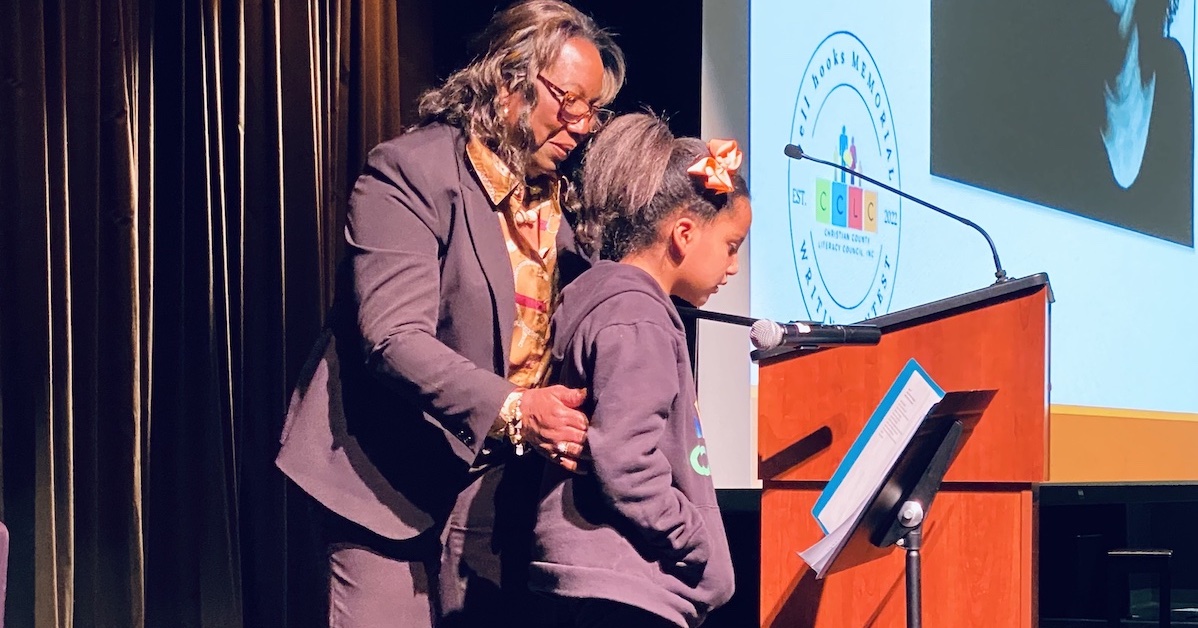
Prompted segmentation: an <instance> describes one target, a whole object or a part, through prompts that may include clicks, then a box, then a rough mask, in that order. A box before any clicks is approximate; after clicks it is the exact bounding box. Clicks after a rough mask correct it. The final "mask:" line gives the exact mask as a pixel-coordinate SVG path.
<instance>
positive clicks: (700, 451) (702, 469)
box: [691, 415, 711, 476]
mask: <svg viewBox="0 0 1198 628" xmlns="http://www.w3.org/2000/svg"><path fill="white" fill-rule="evenodd" d="M695 436H696V437H698V439H699V444H698V445H695V448H694V449H692V450H691V468H692V469H694V470H695V473H698V474H699V475H702V476H709V475H711V467H709V466H707V446H706V445H704V444H703V426H702V425H700V424H699V417H698V416H697V415H696V416H695Z"/></svg>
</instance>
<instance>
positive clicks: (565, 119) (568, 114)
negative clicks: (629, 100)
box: [537, 74, 615, 133]
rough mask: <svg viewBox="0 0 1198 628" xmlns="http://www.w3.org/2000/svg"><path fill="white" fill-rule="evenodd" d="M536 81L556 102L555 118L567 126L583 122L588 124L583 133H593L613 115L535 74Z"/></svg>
mask: <svg viewBox="0 0 1198 628" xmlns="http://www.w3.org/2000/svg"><path fill="white" fill-rule="evenodd" d="M537 80H539V81H541V82H542V83H544V84H545V87H546V88H547V89H548V90H549V94H550V95H551V96H553V98H554V100H556V101H557V104H558V110H557V117H558V119H560V120H561V121H562V123H564V124H566V125H567V126H569V125H572V124H578V123H579V122H582V121H584V120H585V121H589V123H590V124H588V125H587V128H586V130H585V131H584V133H595V132H596V131H598V130H599V129H601V128H603V125H604V124H607V122H608V121H609V120H611V118H612V116H613V115H615V114H614V113H613V112H612V111H611V110H609V109H600V108H599V107H596V106H594V105H592V104H591V103H589V102H587V101H585V100H583V99H582V97H581V96H579V95H578V94H575V93H574V92H571V91H567V90H564V89H562V88H560V87H558V86H557V85H554V84H553V82H552V81H550V80H549V79H547V78H545V77H544V76H542V75H540V74H537Z"/></svg>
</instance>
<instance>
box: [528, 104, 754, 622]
mask: <svg viewBox="0 0 1198 628" xmlns="http://www.w3.org/2000/svg"><path fill="white" fill-rule="evenodd" d="M739 165H740V152H739V151H738V150H737V149H736V144H735V142H729V141H712V142H710V143H708V144H704V143H703V142H702V141H700V140H698V139H694V138H675V137H674V136H673V135H672V134H671V133H670V131H669V128H668V127H667V126H666V124H665V123H664V122H662V121H661V120H660V119H658V118H656V117H654V116H651V115H646V114H631V115H625V116H622V117H619V118H617V119H615V120H613V121H612V122H611V123H610V124H609V126H607V127H606V128H605V129H604V130H603V131H601V132H600V133H599V135H598V136H596V138H595V139H594V140H593V142H592V144H591V147H590V149H589V150H588V153H587V156H586V159H585V161H584V164H583V170H582V185H583V188H582V195H583V209H582V214H581V216H580V222H581V225H580V228H579V234H580V237H581V238H582V239H583V242H584V244H585V243H590V244H591V246H593V247H595V248H597V249H598V251H599V253H600V257H601V258H602V260H603V261H600V262H598V263H596V264H595V266H594V267H593V268H592V269H590V270H588V271H587V272H585V273H584V274H582V276H580V277H579V278H578V279H576V280H575V281H574V282H573V283H571V284H570V285H569V286H568V287H567V288H565V289H564V290H563V291H562V293H561V303H560V305H559V306H558V308H557V311H556V313H555V314H554V316H553V326H554V341H553V353H552V357H553V364H554V369H555V372H556V377H557V379H558V380H559V383H561V384H564V385H567V386H571V387H577V388H587V389H589V391H590V397H589V398H588V400H587V403H586V404H585V406H584V407H585V409H586V410H587V413H588V414H589V415H590V416H591V424H590V428H589V430H588V431H587V443H588V449H589V454H590V458H591V463H590V465H589V471H590V472H589V473H587V474H582V475H575V474H571V473H569V472H566V471H564V470H559V469H553V468H550V469H548V470H547V471H546V476H545V480H544V484H543V486H542V489H543V493H542V499H541V503H540V506H539V512H538V515H537V523H536V537H535V542H534V546H533V561H532V564H531V570H530V574H529V575H530V585H531V588H532V590H533V591H534V592H536V593H537V594H536V595H534V599H535V600H537V606H538V608H535V609H534V613H533V615H534V616H541V617H544V618H546V620H547V622H548V625H551V626H563V627H564V626H572V627H583V626H588V627H589V626H617V627H619V628H633V627H639V626H663V627H664V626H684V627H693V626H698V625H699V624H700V623H702V622H703V619H704V617H705V616H706V615H707V613H708V611H710V610H712V609H714V608H716V607H718V606H720V605H721V604H724V603H725V602H727V601H728V599H729V598H730V597H731V596H732V590H733V578H732V561H731V558H730V557H729V553H728V541H727V538H726V537H725V534H724V526H723V523H722V521H721V519H720V511H719V509H718V507H717V505H716V496H715V489H714V487H713V486H712V483H711V471H710V469H709V468H708V462H707V455H706V448H705V445H704V442H703V430H702V428H701V427H700V424H699V416H698V412H697V409H696V395H695V386H694V380H693V379H692V376H691V363H690V357H689V355H688V353H687V345H686V334H685V332H684V331H683V327H682V321H681V319H680V318H679V316H678V312H677V311H676V310H675V308H674V306H673V304H672V303H671V301H670V296H671V295H672V296H676V297H680V298H682V299H684V300H686V301H688V302H690V303H692V304H694V305H696V306H698V305H702V304H703V303H704V302H706V301H707V299H708V297H710V296H711V295H712V294H714V293H715V292H716V291H717V290H718V289H719V287H720V286H721V285H723V284H724V283H725V282H726V281H727V279H728V277H729V276H731V275H734V274H736V271H737V250H738V249H739V248H740V245H741V243H742V242H744V239H745V236H746V235H747V234H748V231H749V222H750V219H751V210H750V208H749V198H748V193H747V190H746V187H745V182H744V179H743V178H741V177H740V176H739V175H737V174H736V168H737V167H738V166H739Z"/></svg>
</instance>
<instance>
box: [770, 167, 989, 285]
mask: <svg viewBox="0 0 1198 628" xmlns="http://www.w3.org/2000/svg"><path fill="white" fill-rule="evenodd" d="M783 152H785V153H786V156H787V157H790V158H791V159H796V160H803V159H806V160H808V161H813V162H815V163H817V164H821V165H824V166H829V167H831V168H835V169H836V170H840V171H843V172H846V173H848V174H851V175H853V176H855V177H860V178H862V179H864V180H866V181H869V182H870V183H872V184H874V185H876V186H878V187H880V188H882V189H884V190H888V191H890V192H894V193H895V194H898V195H899V196H901V197H903V198H905V199H907V200H909V201H912V202H914V203H919V204H920V205H923V206H924V207H927V208H928V209H930V210H932V211H934V212H937V213H940V214H943V215H945V216H948V217H949V218H952V219H953V220H956V221H957V222H960V223H964V224H966V225H969V226H970V227H973V228H974V229H975V230H977V232H978V233H980V234H982V237H983V238H986V244H989V245H990V253H991V255H993V256H994V277H995V278H996V279H997V281H995V282H994V283H1002V282H1004V281H1006V280H1007V279H1008V277H1007V271H1005V270H1003V267H1002V263H1001V262H999V261H998V249H997V248H995V246H994V240H991V239H990V234H988V233H986V230H985V229H983V228H981V227H980V226H978V224H977V223H975V222H973V221H972V220H969V219H968V218H964V217H962V216H958V215H956V214H954V213H952V212H950V211H948V210H945V209H940V208H939V207H936V206H935V205H933V204H931V203H929V202H927V201H925V200H922V199H918V198H915V197H914V196H911V195H910V194H907V193H906V192H904V191H902V190H900V189H898V188H895V187H891V186H889V185H886V184H885V183H882V182H881V181H878V180H877V179H874V178H871V177H867V176H865V175H863V174H861V173H860V172H857V171H856V170H850V169H848V168H846V167H844V166H841V165H840V164H837V163H833V162H831V161H825V160H823V159H819V158H818V157H812V156H811V155H809V154H807V153H805V152H803V149H802V147H800V146H796V145H794V144H787V145H786V148H785V149H783Z"/></svg>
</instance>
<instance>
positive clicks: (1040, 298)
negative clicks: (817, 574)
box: [758, 285, 1050, 628]
mask: <svg viewBox="0 0 1198 628" xmlns="http://www.w3.org/2000/svg"><path fill="white" fill-rule="evenodd" d="M1049 295H1050V293H1049V290H1048V287H1047V285H1043V286H1039V289H1035V290H1029V291H1025V292H1022V293H1018V294H1014V295H1006V296H1004V297H1001V298H996V299H993V300H990V301H985V302H982V303H978V304H974V305H972V306H970V307H967V308H963V309H962V308H957V309H954V310H951V311H945V312H938V313H934V314H930V315H928V316H925V317H923V318H920V319H917V320H914V321H906V322H904V323H902V324H901V325H896V326H894V327H892V328H886V327H883V332H884V333H883V336H882V340H881V342H880V343H879V344H878V345H877V346H873V347H837V348H833V349H827V350H822V351H817V352H811V353H802V354H793V355H790V356H782V357H778V358H774V359H771V360H768V361H766V362H764V363H763V364H762V366H761V370H760V374H759V387H758V399H759V403H758V450H759V455H760V457H761V462H762V464H761V469H762V480H763V482H764V490H763V494H762V507H761V510H762V523H761V525H762V541H761V550H762V554H761V617H762V625H763V626H779V627H781V626H786V627H788V628H789V627H796V628H801V627H804V626H821V627H822V626H828V627H832V626H835V627H837V628H844V627H853V626H892V625H893V626H902V625H904V623H903V622H904V619H905V615H904V613H905V610H904V609H905V590H904V584H903V558H902V556H903V555H902V553H901V552H900V551H897V550H896V551H895V552H894V554H893V555H891V556H889V557H887V558H885V559H882V560H879V561H876V562H873V563H868V564H866V565H861V566H858V567H855V568H853V569H851V570H849V571H846V572H842V573H840V574H834V575H832V576H830V577H829V578H827V579H826V581H822V582H820V581H816V580H814V578H813V575H812V574H811V573H810V572H808V571H807V570H806V567H805V564H804V563H803V562H802V560H801V559H800V558H799V557H798V556H797V555H796V552H797V551H799V550H802V549H806V548H807V547H809V546H810V545H811V544H812V543H814V542H815V541H817V540H818V539H819V538H820V535H821V533H820V531H819V528H818V527H817V526H816V524H815V522H814V520H813V519H812V516H811V507H812V505H813V504H814V502H815V499H816V496H817V495H818V493H819V489H820V488H821V487H822V486H823V484H824V483H826V482H827V480H828V478H829V477H831V475H832V473H833V472H834V471H835V469H836V465H837V464H839V462H840V460H841V458H843V457H844V454H845V453H846V452H847V451H848V448H849V446H850V445H851V444H852V442H853V439H854V438H856V436H857V434H858V433H859V432H860V431H861V428H862V427H863V426H864V425H865V422H866V421H867V420H868V419H869V416H870V413H871V412H873V410H874V408H875V407H876V406H877V404H878V403H879V402H880V401H881V399H882V397H883V395H884V394H885V392H886V390H887V388H888V387H889V386H890V384H891V383H892V382H893V381H894V378H895V377H896V376H897V375H898V374H899V372H900V371H901V370H902V368H903V366H904V365H905V364H906V362H907V360H908V359H910V358H915V359H916V360H917V361H919V363H920V364H921V365H922V366H923V367H924V369H925V370H926V371H927V372H928V374H929V375H930V376H931V377H932V379H934V380H935V381H936V382H937V383H938V384H939V385H940V386H941V387H943V388H944V389H945V390H949V391H951V390H976V389H995V390H997V391H998V393H997V395H995V397H994V400H993V402H992V403H991V404H990V407H989V408H988V409H987V410H986V413H985V415H984V416H983V417H982V420H981V421H980V423H979V424H978V427H977V429H976V430H975V431H974V433H973V434H972V435H971V436H970V437H969V440H968V441H967V442H966V444H965V446H964V448H963V449H962V451H961V453H960V455H959V456H958V457H957V459H956V461H955V462H954V463H953V465H952V467H951V468H950V469H949V472H948V475H947V476H946V478H945V482H946V488H945V492H943V493H942V494H941V495H940V496H938V497H937V498H936V501H935V503H934V505H933V507H932V510H931V513H930V518H929V520H928V522H927V524H926V527H925V533H924V547H925V555H924V564H923V569H924V578H923V586H924V589H923V590H924V613H923V617H924V625H925V626H928V627H935V626H1032V625H1035V623H1036V608H1035V595H1034V594H1035V590H1036V586H1035V581H1034V576H1035V569H1034V554H1035V533H1034V528H1035V517H1034V509H1033V508H1034V506H1033V501H1032V488H1033V484H1034V483H1037V482H1042V481H1044V480H1046V479H1047V477H1046V474H1047V470H1048V459H1047V457H1048V448H1047V441H1048V405H1049V396H1048V367H1049V365H1048V348H1049V346H1048V329H1049ZM829 436H830V438H829ZM813 444H814V445H815V446H816V447H820V446H822V448H821V449H817V450H813V448H812V446H811V445H813Z"/></svg>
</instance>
